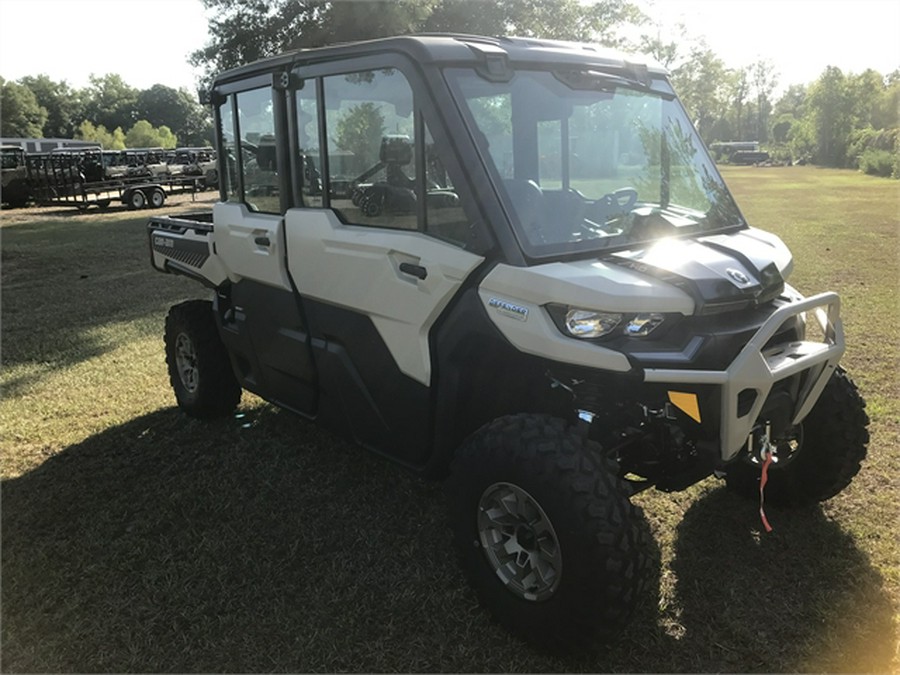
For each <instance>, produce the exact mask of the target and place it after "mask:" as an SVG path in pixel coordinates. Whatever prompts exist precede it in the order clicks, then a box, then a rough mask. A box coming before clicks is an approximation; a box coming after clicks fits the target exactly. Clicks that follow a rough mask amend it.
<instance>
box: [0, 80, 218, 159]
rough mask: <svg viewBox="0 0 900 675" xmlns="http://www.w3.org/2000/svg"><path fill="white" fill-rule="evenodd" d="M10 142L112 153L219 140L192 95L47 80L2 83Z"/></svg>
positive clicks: (0, 126) (0, 124)
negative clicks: (56, 142) (72, 141)
mask: <svg viewBox="0 0 900 675" xmlns="http://www.w3.org/2000/svg"><path fill="white" fill-rule="evenodd" d="M0 86H2V102H0V105H2V109H3V116H2V119H0V135H2V136H4V137H7V138H76V139H83V140H88V141H96V142H97V143H99V144H100V145H101V146H103V147H104V148H106V149H109V150H121V149H124V148H126V147H127V148H137V147H145V148H146V147H162V148H174V147H176V145H190V146H204V145H211V143H212V140H213V134H212V121H211V118H210V115H209V111H208V110H207V109H206V108H204V107H203V106H201V105H200V104H199V103H198V102H197V97H196V95H193V94H191V93H190V92H189V91H187V90H186V89H173V88H172V87H167V86H166V85H163V84H154V85H153V86H152V87H150V88H149V89H137V88H135V87H132V86H131V85H129V84H128V83H126V82H125V81H124V80H123V79H122V77H121V76H120V75H116V74H106V75H101V76H98V75H91V76H90V78H89V84H88V86H87V87H84V88H81V89H75V88H72V87H70V86H69V85H68V83H67V82H65V81H61V82H56V81H54V80H52V79H51V78H50V77H48V76H47V75H36V76H27V77H22V78H20V79H19V80H16V81H15V82H10V81H6V80H3V78H0Z"/></svg>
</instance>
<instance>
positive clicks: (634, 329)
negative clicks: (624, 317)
mask: <svg viewBox="0 0 900 675" xmlns="http://www.w3.org/2000/svg"><path fill="white" fill-rule="evenodd" d="M664 318H665V317H664V316H663V315H662V314H656V313H653V314H638V315H637V316H636V317H634V318H633V319H632V320H631V321H629V322H628V323H627V324H625V335H627V336H629V337H646V336H647V335H650V333H652V332H653V331H654V330H656V328H657V327H658V326H659V324H661V323H662V322H663V319H664Z"/></svg>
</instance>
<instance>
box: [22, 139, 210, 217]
mask: <svg viewBox="0 0 900 675" xmlns="http://www.w3.org/2000/svg"><path fill="white" fill-rule="evenodd" d="M25 165H26V168H27V173H28V183H29V189H30V192H31V195H32V197H33V199H34V201H35V202H37V203H38V204H40V205H43V206H49V205H60V206H73V207H75V208H77V209H78V210H80V211H84V210H86V209H87V208H88V207H90V206H96V207H98V208H100V209H106V208H108V207H109V205H110V204H112V203H113V202H121V203H122V204H125V205H126V206H127V207H128V208H129V209H132V210H135V209H143V208H148V207H149V208H154V209H156V208H159V207H161V206H162V205H163V204H165V201H166V198H167V197H168V196H169V195H171V194H180V193H184V192H191V193H194V192H196V191H198V190H200V189H202V187H203V185H202V179H201V178H198V177H196V176H170V175H168V174H167V173H162V174H156V175H146V174H143V173H142V174H141V175H131V176H129V175H128V174H127V173H124V172H122V173H120V174H119V175H113V174H112V172H111V171H110V169H111V166H109V158H108V155H107V154H104V153H103V152H102V151H101V150H100V149H99V148H97V149H96V150H79V151H60V152H51V153H39V154H29V155H26V158H25Z"/></svg>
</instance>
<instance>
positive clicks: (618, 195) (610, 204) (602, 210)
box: [586, 187, 638, 231]
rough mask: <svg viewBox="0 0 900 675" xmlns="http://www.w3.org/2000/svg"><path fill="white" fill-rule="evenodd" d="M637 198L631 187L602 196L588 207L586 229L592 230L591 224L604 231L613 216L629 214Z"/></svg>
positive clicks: (635, 191)
mask: <svg viewBox="0 0 900 675" xmlns="http://www.w3.org/2000/svg"><path fill="white" fill-rule="evenodd" d="M637 198H638V193H637V190H635V189H634V188H632V187H623V188H619V189H618V190H616V191H615V192H610V193H609V194H605V195H603V196H602V197H600V198H599V199H597V200H595V201H593V202H592V203H591V204H589V205H588V210H587V214H586V215H587V220H588V221H589V222H588V223H587V228H588V229H590V230H594V229H595V228H594V227H591V225H592V224H593V225H595V226H597V227H599V228H600V229H602V230H604V231H605V228H604V226H605V225H606V221H608V220H609V219H610V218H612V217H613V216H620V215H625V214H626V213H630V212H631V209H632V208H634V205H635V203H637Z"/></svg>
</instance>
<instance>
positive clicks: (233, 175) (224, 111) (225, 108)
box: [219, 96, 241, 202]
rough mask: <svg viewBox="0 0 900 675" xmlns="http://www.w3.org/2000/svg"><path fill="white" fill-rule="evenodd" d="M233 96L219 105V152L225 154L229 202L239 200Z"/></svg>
mask: <svg viewBox="0 0 900 675" xmlns="http://www.w3.org/2000/svg"><path fill="white" fill-rule="evenodd" d="M233 104H234V100H233V96H229V97H228V98H227V99H226V100H225V102H224V103H223V104H222V105H220V106H219V124H220V125H221V127H222V128H221V132H222V133H221V138H222V146H221V152H222V154H223V155H224V156H225V166H226V169H227V170H226V172H225V176H224V177H223V179H224V187H225V198H226V199H227V200H228V201H229V202H239V201H241V195H240V194H239V193H238V180H237V146H236V144H235V140H234V139H235V138H236V136H235V130H234V109H233V107H232V106H233Z"/></svg>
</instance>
